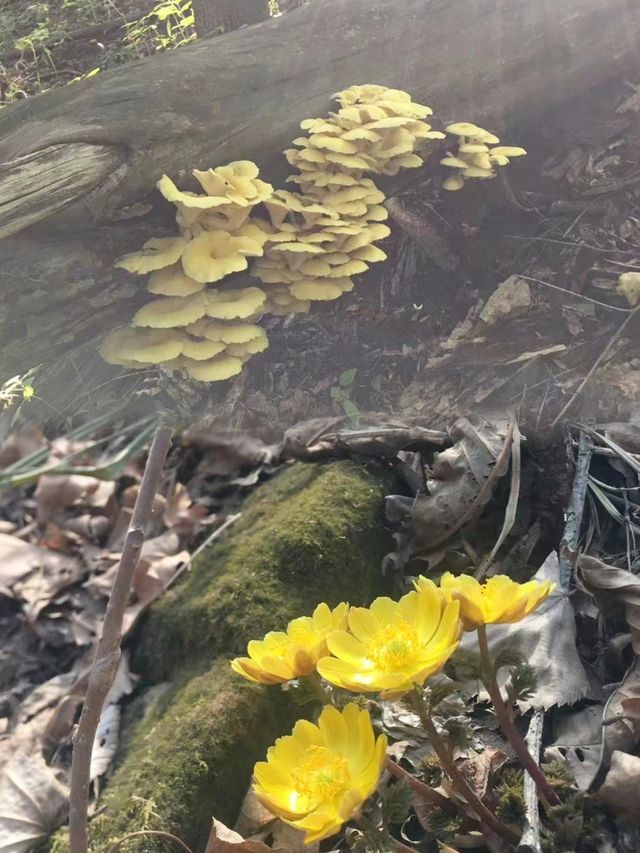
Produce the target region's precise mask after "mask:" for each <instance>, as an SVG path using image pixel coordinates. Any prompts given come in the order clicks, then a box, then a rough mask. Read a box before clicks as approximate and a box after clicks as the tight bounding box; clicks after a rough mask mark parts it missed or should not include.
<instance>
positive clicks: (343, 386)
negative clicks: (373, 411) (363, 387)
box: [330, 367, 360, 425]
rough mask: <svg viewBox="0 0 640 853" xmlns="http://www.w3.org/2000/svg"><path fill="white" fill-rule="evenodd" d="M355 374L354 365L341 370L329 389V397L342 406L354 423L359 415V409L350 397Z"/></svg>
mask: <svg viewBox="0 0 640 853" xmlns="http://www.w3.org/2000/svg"><path fill="white" fill-rule="evenodd" d="M357 374H358V369H357V368H356V367H352V368H351V370H345V371H343V372H342V373H341V374H340V376H339V377H338V384H337V385H334V386H333V387H332V388H331V391H330V393H331V399H332V400H333V401H334V402H335V403H337V404H338V405H339V406H340V407H341V408H342V410H343V411H344V413H345V415H347V416H348V417H349V419H350V420H351V422H352V423H353V424H354V425H355V424H356V423H357V421H358V418H359V417H360V409H359V408H358V406H357V405H356V404H355V403H354V401H353V400H352V399H351V393H352V391H353V386H354V383H355V379H356V376H357Z"/></svg>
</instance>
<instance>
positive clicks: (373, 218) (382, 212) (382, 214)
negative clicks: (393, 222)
mask: <svg viewBox="0 0 640 853" xmlns="http://www.w3.org/2000/svg"><path fill="white" fill-rule="evenodd" d="M364 218H365V219H366V220H367V222H384V221H385V219H388V218H389V211H388V210H387V208H386V207H383V206H382V205H381V204H370V205H368V206H367V212H366V213H365V215H364Z"/></svg>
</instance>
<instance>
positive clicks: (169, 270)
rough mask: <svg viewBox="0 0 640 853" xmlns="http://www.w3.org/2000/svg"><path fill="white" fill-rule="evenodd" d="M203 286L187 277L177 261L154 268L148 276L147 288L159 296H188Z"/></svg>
mask: <svg viewBox="0 0 640 853" xmlns="http://www.w3.org/2000/svg"><path fill="white" fill-rule="evenodd" d="M203 288H204V284H203V283H202V282H199V281H195V280H194V279H192V278H189V276H188V275H186V274H185V272H184V270H183V269H182V265H181V264H179V263H176V264H172V265H171V266H170V267H164V268H163V269H161V270H155V272H152V273H151V275H150V276H149V281H148V282H147V290H148V291H149V293H156V294H158V295H159V296H190V295H191V294H192V293H197V292H198V291H199V290H202V289H203Z"/></svg>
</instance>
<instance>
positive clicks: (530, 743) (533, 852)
mask: <svg viewBox="0 0 640 853" xmlns="http://www.w3.org/2000/svg"><path fill="white" fill-rule="evenodd" d="M543 725H544V713H543V712H542V711H536V713H535V714H534V715H533V717H532V718H531V722H530V723H529V731H528V732H527V737H526V744H527V747H528V749H529V752H530V753H531V755H532V757H533V759H534V761H536V762H539V761H540V744H541V742H542V727H543ZM524 805H525V818H524V831H523V833H522V838H521V839H520V844H518V849H517V853H542V847H541V846H540V810H539V808H538V792H537V790H536V785H535V782H534V781H533V779H532V778H531V776H529V774H528V773H525V774H524Z"/></svg>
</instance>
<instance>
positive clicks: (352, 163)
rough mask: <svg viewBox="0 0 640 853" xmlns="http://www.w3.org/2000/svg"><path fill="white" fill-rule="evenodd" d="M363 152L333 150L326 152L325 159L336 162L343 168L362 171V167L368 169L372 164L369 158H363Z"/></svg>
mask: <svg viewBox="0 0 640 853" xmlns="http://www.w3.org/2000/svg"><path fill="white" fill-rule="evenodd" d="M365 156H366V155H364V154H359V155H358V154H339V153H335V152H333V151H328V152H327V160H329V162H330V163H337V164H338V165H339V166H342V167H343V168H344V169H352V170H356V171H363V170H364V169H370V168H371V166H372V160H371V158H368V159H365Z"/></svg>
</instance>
